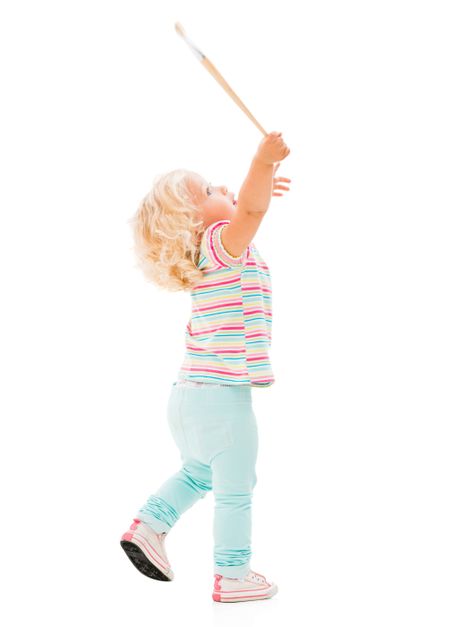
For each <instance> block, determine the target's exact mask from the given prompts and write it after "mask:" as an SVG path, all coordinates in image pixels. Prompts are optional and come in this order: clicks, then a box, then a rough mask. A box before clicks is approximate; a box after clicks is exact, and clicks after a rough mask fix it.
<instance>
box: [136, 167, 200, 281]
mask: <svg viewBox="0 0 450 627" xmlns="http://www.w3.org/2000/svg"><path fill="white" fill-rule="evenodd" d="M192 174H193V172H190V171H189V170H185V169H182V168H179V169H177V170H172V171H170V172H167V173H165V174H159V175H157V176H156V177H155V179H154V180H153V186H152V188H151V189H150V191H149V192H148V193H147V194H146V195H145V196H144V198H143V199H142V200H141V202H140V203H139V206H138V209H137V211H136V213H135V214H134V215H133V217H132V218H131V219H130V220H128V222H129V223H130V224H131V226H132V230H133V238H134V246H133V250H134V253H135V255H136V257H137V259H138V263H137V264H136V267H139V268H140V269H141V270H142V272H143V273H144V275H145V277H146V278H147V279H148V280H149V281H151V282H153V283H155V284H156V285H158V286H159V287H162V288H165V289H167V290H169V291H173V292H176V291H180V290H182V291H189V290H191V289H192V288H193V287H194V286H195V285H196V284H197V283H198V282H199V281H200V280H201V279H202V278H203V273H202V271H201V270H199V269H198V268H197V263H198V260H199V255H200V241H201V236H202V234H203V232H204V230H205V227H204V224H203V219H202V216H201V214H200V211H199V209H198V207H196V205H195V204H194V200H193V197H192V194H191V190H190V189H189V187H188V181H189V179H190V177H191V176H192Z"/></svg>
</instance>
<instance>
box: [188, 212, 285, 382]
mask: <svg viewBox="0 0 450 627" xmlns="http://www.w3.org/2000/svg"><path fill="white" fill-rule="evenodd" d="M229 222H230V220H219V221H218V222H213V223H212V224H210V225H209V226H208V227H207V229H206V230H205V231H204V233H203V237H202V240H201V244H200V257H199V262H198V268H199V269H200V270H202V271H203V280H202V281H201V282H200V283H198V284H197V285H196V286H195V287H194V288H193V289H192V291H191V301H192V313H191V318H190V320H189V322H188V324H187V325H186V332H185V344H186V353H185V357H184V361H183V363H182V366H181V369H180V371H179V379H186V380H188V381H204V382H209V383H226V384H236V385H252V386H263V387H267V386H269V385H272V384H273V383H274V382H275V379H274V376H273V372H272V367H271V363H270V358H269V349H270V346H271V341H272V285H271V276H270V270H269V268H268V266H267V264H266V263H265V261H264V259H263V258H262V257H261V255H260V253H259V251H258V250H257V248H256V246H255V245H254V244H253V243H251V244H250V245H249V246H248V247H247V248H246V250H245V251H244V252H243V254H242V255H241V256H240V257H233V256H232V255H230V254H229V253H228V252H227V251H226V250H225V248H224V246H223V243H222V238H221V233H222V229H223V228H224V227H225V225H227V224H229Z"/></svg>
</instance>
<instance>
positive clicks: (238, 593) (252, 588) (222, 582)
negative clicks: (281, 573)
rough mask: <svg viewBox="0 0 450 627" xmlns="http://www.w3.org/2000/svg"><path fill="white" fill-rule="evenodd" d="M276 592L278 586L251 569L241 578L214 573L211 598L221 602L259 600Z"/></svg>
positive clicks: (268, 597)
mask: <svg viewBox="0 0 450 627" xmlns="http://www.w3.org/2000/svg"><path fill="white" fill-rule="evenodd" d="M277 592H278V586H277V585H276V584H275V583H273V582H270V581H267V579H266V578H265V577H264V576H263V575H260V574H259V573H255V572H254V571H253V570H251V571H250V572H249V573H248V575H247V576H246V577H244V578H242V579H233V578H231V577H224V576H223V575H218V574H216V575H214V592H213V594H212V598H213V600H214V601H219V602H221V603H232V602H236V601H260V600H261V599H270V597H273V596H274V595H275V594H276V593H277Z"/></svg>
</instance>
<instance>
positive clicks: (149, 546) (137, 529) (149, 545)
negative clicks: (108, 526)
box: [120, 518, 174, 581]
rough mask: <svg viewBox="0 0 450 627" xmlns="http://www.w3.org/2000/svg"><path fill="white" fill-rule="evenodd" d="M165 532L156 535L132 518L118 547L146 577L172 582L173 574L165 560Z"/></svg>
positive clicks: (144, 524)
mask: <svg viewBox="0 0 450 627" xmlns="http://www.w3.org/2000/svg"><path fill="white" fill-rule="evenodd" d="M166 535H167V532H166V531H164V532H162V533H156V531H153V529H152V528H151V527H150V526H149V525H147V524H146V523H144V522H142V521H141V520H139V518H134V519H133V523H132V524H131V526H130V529H129V531H126V532H125V533H124V534H123V536H122V537H121V539H120V545H121V547H122V548H123V550H124V551H125V553H126V554H127V555H128V557H129V558H130V560H131V561H132V563H133V564H134V565H135V566H136V568H137V569H138V570H139V571H140V572H141V573H142V574H144V575H146V576H147V577H151V578H152V579H159V580H160V581H172V579H173V578H174V574H173V572H172V569H171V567H170V564H169V560H168V559H167V555H166V549H165V547H164V540H165V539H166Z"/></svg>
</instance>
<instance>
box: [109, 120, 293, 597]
mask: <svg viewBox="0 0 450 627" xmlns="http://www.w3.org/2000/svg"><path fill="white" fill-rule="evenodd" d="M289 153H290V150H289V148H288V147H287V146H286V144H285V143H284V141H283V139H282V137H281V133H276V132H272V133H270V134H269V135H267V136H265V137H264V139H263V140H262V141H261V143H260V144H259V146H258V149H257V151H256V154H255V156H254V158H253V160H252V163H251V167H250V170H249V172H248V175H247V177H246V179H245V181H244V183H243V185H242V187H241V189H240V192H239V197H238V199H237V201H236V200H235V198H234V194H233V193H231V192H228V190H227V188H226V187H225V186H221V187H213V186H211V185H210V184H209V183H208V182H207V181H206V180H205V179H204V178H203V177H201V176H200V175H198V174H196V173H195V172H190V171H188V170H174V171H172V172H169V173H167V174H165V175H162V176H160V177H159V178H158V179H157V180H156V182H155V183H154V185H153V188H152V189H151V191H150V192H149V193H148V194H147V196H146V197H145V198H144V199H143V201H142V202H141V204H140V206H139V208H138V210H137V212H136V214H135V216H134V217H133V218H132V220H131V223H132V225H133V235H134V241H135V252H136V255H137V257H138V259H139V261H140V266H141V268H142V270H143V272H144V274H145V275H146V276H147V277H148V278H149V279H150V280H151V281H153V282H154V283H156V284H158V285H160V286H162V287H164V288H166V289H169V290H172V291H175V290H186V291H189V292H190V294H191V299H192V314H191V318H190V320H189V323H188V324H187V326H186V331H185V339H186V353H185V357H184V361H183V363H182V365H181V368H180V370H179V373H178V380H177V381H175V382H174V383H173V384H172V387H171V391H170V397H169V402H168V408H167V419H168V423H169V427H170V430H171V434H172V436H173V439H174V441H175V443H176V444H177V446H178V448H179V451H180V456H181V460H182V467H181V469H180V470H179V471H178V472H177V473H175V474H174V475H173V476H171V477H169V479H167V481H165V483H163V484H162V485H161V486H160V488H159V490H157V491H156V492H154V493H153V494H152V495H151V496H150V497H149V499H148V500H147V502H146V503H145V505H143V507H141V509H140V510H139V511H138V512H137V513H136V517H135V518H134V520H133V523H132V524H131V526H130V528H129V530H128V531H126V532H125V533H124V534H123V535H122V537H121V541H120V544H121V546H122V548H123V549H124V551H125V553H126V554H127V556H128V557H129V559H130V560H131V562H132V563H133V564H134V566H136V568H137V569H138V570H139V571H140V572H141V573H143V574H144V575H147V577H151V578H153V579H158V580H161V581H171V580H172V579H173V578H174V573H173V571H172V570H171V567H170V563H169V560H168V558H167V554H166V550H165V545H164V542H165V538H166V535H167V533H168V532H169V531H170V529H171V528H172V527H173V525H174V524H175V523H176V522H177V520H178V519H179V518H180V516H181V514H183V512H185V511H186V510H187V509H189V508H190V507H192V505H193V504H194V503H196V502H197V501H198V499H201V498H204V497H205V496H206V494H207V493H208V492H209V491H210V490H213V492H214V498H215V511H214V588H213V593H212V598H213V600H214V601H220V602H231V601H249V600H258V599H267V598H270V597H272V596H273V595H274V594H276V592H277V591H278V588H277V586H276V584H275V583H273V582H271V581H268V580H267V579H266V578H265V577H264V576H263V575H261V574H258V573H256V572H254V571H253V570H252V569H251V568H250V558H251V502H252V492H253V488H254V486H255V484H256V473H255V463H256V457H257V450H258V429H257V423H256V417H255V414H254V412H253V408H252V396H251V389H252V387H267V386H269V385H272V384H273V383H274V381H275V379H274V376H273V373H272V369H271V364H270V359H269V355H268V350H269V348H270V345H271V340H272V333H271V328H272V318H271V316H272V296H271V278H270V271H269V268H268V267H267V265H266V263H265V262H264V260H263V258H262V257H261V255H260V253H259V252H258V250H257V248H256V246H255V245H254V243H253V237H254V235H255V234H256V232H257V230H258V228H259V225H260V224H261V222H262V219H263V218H264V215H265V214H266V212H267V210H268V208H269V204H270V199H271V196H281V195H282V194H281V193H279V192H275V190H277V189H278V190H280V189H285V190H288V189H289V187H287V186H286V185H282V184H280V182H281V181H285V182H290V179H288V178H282V177H277V178H274V173H275V172H276V170H277V168H278V167H279V161H280V160H283V159H285V158H286V157H287V156H288V154H289ZM274 166H275V167H274Z"/></svg>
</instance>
